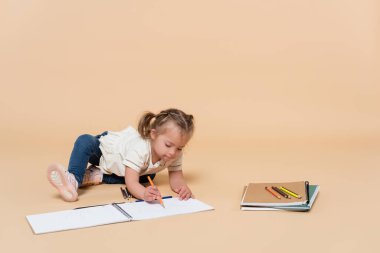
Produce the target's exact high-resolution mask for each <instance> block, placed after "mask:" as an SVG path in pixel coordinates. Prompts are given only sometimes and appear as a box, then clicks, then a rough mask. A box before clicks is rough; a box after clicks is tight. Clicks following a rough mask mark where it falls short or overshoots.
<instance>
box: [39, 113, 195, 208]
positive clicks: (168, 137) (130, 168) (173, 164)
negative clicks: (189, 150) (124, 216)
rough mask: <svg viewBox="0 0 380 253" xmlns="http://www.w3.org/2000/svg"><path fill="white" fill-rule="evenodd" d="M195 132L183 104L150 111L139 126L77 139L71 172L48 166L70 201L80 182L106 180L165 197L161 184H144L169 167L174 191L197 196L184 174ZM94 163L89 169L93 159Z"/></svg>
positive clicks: (142, 194) (148, 196)
mask: <svg viewBox="0 0 380 253" xmlns="http://www.w3.org/2000/svg"><path fill="white" fill-rule="evenodd" d="M193 131H194V124H193V116H192V115H188V114H186V113H184V112H183V111H181V110H178V109H168V110H164V111H161V112H160V113H158V114H157V115H155V114H154V113H151V112H147V113H145V114H144V115H143V116H142V117H141V119H140V121H139V124H138V131H136V130H135V129H134V128H132V127H128V128H126V129H124V130H122V131H120V132H104V133H102V134H100V135H96V136H92V135H88V134H85V135H81V136H79V137H78V139H77V140H76V142H75V144H74V148H73V151H72V153H71V157H70V161H69V166H68V171H65V168H64V167H63V166H62V165H60V164H51V165H50V166H49V167H48V170H47V177H48V180H49V182H50V183H51V184H52V185H53V186H54V187H55V188H56V189H57V190H58V192H59V193H60V195H61V197H62V198H63V199H64V200H65V201H76V200H77V199H78V192H77V190H78V187H79V186H88V185H96V184H100V183H102V182H103V183H108V184H120V183H121V184H124V183H125V185H126V187H127V189H128V190H129V191H130V193H131V194H132V195H133V196H134V197H136V198H139V199H143V200H145V201H154V200H156V199H159V198H160V197H161V193H160V192H159V191H158V190H157V188H156V187H152V186H148V187H146V188H145V187H144V186H143V185H142V184H141V183H145V182H147V176H148V175H150V177H151V178H154V176H155V174H156V173H158V172H160V171H162V170H164V169H165V168H168V171H169V182H170V186H171V188H172V190H173V191H174V192H176V193H177V194H178V197H179V199H180V200H187V199H189V198H190V197H191V196H192V193H191V190H190V189H189V187H188V186H187V185H186V182H185V179H184V176H183V174H182V150H183V148H184V147H185V146H186V144H187V142H188V141H189V140H190V138H191V137H192V134H193ZM88 163H90V164H91V166H89V168H87V169H86V167H87V164H88Z"/></svg>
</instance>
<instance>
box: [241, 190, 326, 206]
mask: <svg viewBox="0 0 380 253" xmlns="http://www.w3.org/2000/svg"><path fill="white" fill-rule="evenodd" d="M308 188H309V198H310V199H309V202H308V203H305V204H302V205H288V206H276V207H266V206H265V207H263V206H248V205H245V206H244V205H243V206H241V207H240V209H241V210H243V211H260V210H261V211H264V210H265V211H276V210H287V211H301V212H302V211H309V210H310V209H311V208H312V206H313V204H314V202H315V200H316V198H317V195H318V192H319V185H310V186H309V187H308Z"/></svg>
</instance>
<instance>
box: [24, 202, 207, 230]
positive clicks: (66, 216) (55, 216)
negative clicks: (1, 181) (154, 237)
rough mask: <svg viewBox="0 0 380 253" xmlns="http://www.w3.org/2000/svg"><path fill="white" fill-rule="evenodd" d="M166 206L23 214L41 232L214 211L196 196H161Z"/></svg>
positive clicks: (112, 206) (135, 205)
mask: <svg viewBox="0 0 380 253" xmlns="http://www.w3.org/2000/svg"><path fill="white" fill-rule="evenodd" d="M163 201H164V204H165V208H163V207H162V206H161V205H160V204H157V203H147V202H132V203H121V204H120V203H112V204H106V205H99V206H92V207H84V208H77V209H72V210H65V211H58V212H50V213H43V214H34V215H28V216H26V219H27V221H28V222H29V224H30V226H31V228H32V230H33V232H34V233H35V234H43V233H50V232H57V231H63V230H71V229H79V228H86V227H93V226H100V225H106V224H112V223H120V222H127V221H139V220H147V219H154V218H160V217H166V216H172V215H179V214H189V213H195V212H201V211H208V210H213V209H214V208H213V207H212V206H209V205H207V204H205V203H203V202H201V201H199V200H197V199H189V200H187V201H184V200H183V201H180V200H179V199H178V198H170V199H163Z"/></svg>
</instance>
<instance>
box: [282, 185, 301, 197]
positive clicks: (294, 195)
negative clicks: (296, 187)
mask: <svg viewBox="0 0 380 253" xmlns="http://www.w3.org/2000/svg"><path fill="white" fill-rule="evenodd" d="M280 190H281V191H284V192H285V193H287V194H289V195H291V196H293V197H295V198H297V199H300V198H301V195H298V194H297V193H295V192H292V191H291V190H288V189H286V188H285V187H283V186H281V187H280Z"/></svg>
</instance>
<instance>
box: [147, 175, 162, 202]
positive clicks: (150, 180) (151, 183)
mask: <svg viewBox="0 0 380 253" xmlns="http://www.w3.org/2000/svg"><path fill="white" fill-rule="evenodd" d="M148 180H149V183H150V185H151V186H153V187H155V188H156V189H157V187H156V186H155V185H154V183H153V181H152V179H151V178H150V176H148ZM159 200H160V204H161V206H162V207H163V208H165V205H164V201H162V198H161V197H160V199H159Z"/></svg>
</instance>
